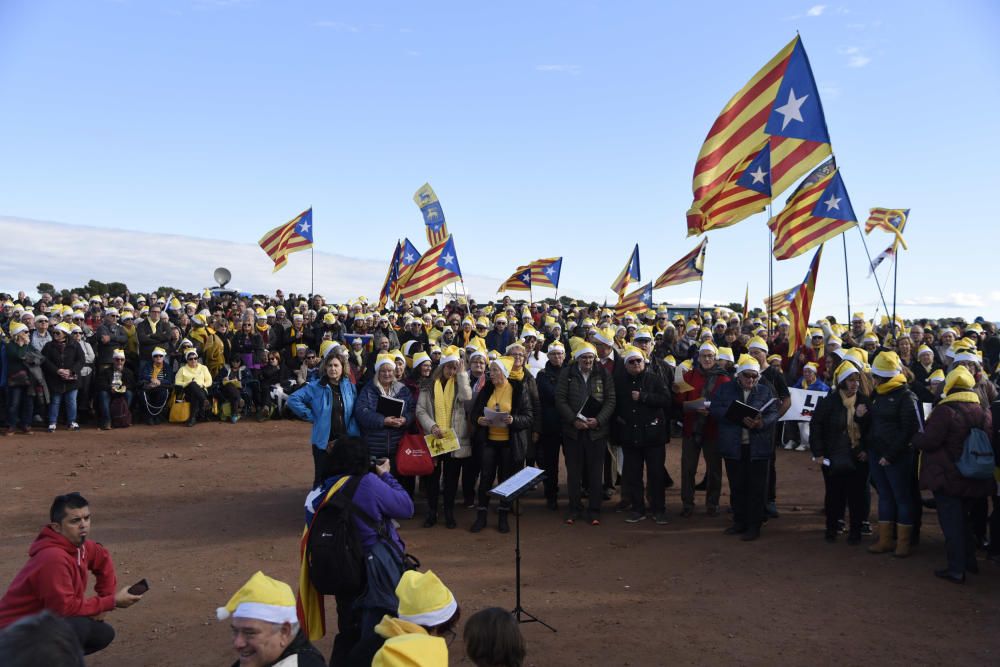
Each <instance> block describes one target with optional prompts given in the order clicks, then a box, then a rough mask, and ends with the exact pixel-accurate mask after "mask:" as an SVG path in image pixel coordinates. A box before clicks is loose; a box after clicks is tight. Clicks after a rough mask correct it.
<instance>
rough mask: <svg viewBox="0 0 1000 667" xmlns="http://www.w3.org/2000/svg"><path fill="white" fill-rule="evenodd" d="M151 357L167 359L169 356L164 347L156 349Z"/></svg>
mask: <svg viewBox="0 0 1000 667" xmlns="http://www.w3.org/2000/svg"><path fill="white" fill-rule="evenodd" d="M149 356H151V357H165V356H167V351H166V350H164V349H163V348H162V347H154V348H153V352H152V353H151V354H150V355H149Z"/></svg>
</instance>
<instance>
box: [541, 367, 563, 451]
mask: <svg viewBox="0 0 1000 667" xmlns="http://www.w3.org/2000/svg"><path fill="white" fill-rule="evenodd" d="M560 371H562V366H560V367H556V366H553V365H552V362H549V363H547V364H545V368H543V369H542V370H540V371H538V375H537V376H535V384H537V385H538V400H539V403H540V404H541V408H542V431H541V432H542V434H544V435H559V431H560V429H561V428H562V425H561V424H560V422H559V411H558V410H557V409H556V384H558V382H559V373H560Z"/></svg>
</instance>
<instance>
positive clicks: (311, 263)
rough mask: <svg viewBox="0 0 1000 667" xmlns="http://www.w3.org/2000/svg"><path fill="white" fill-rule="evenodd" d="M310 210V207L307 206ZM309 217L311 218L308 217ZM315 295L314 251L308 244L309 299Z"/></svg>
mask: <svg viewBox="0 0 1000 667" xmlns="http://www.w3.org/2000/svg"><path fill="white" fill-rule="evenodd" d="M309 210H310V211H311V210H312V205H311V204H310V205H309ZM310 217H311V216H310ZM315 236H316V230H313V237H314V238H313V242H315V240H316V239H315ZM315 293H316V249H315V248H314V247H313V244H309V297H310V298H312V295H313V294H315Z"/></svg>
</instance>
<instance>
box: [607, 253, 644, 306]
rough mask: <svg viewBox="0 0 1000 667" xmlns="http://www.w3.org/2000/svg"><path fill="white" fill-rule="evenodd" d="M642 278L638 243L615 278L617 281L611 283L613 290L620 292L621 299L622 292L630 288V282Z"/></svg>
mask: <svg viewBox="0 0 1000 667" xmlns="http://www.w3.org/2000/svg"><path fill="white" fill-rule="evenodd" d="M640 280H642V274H641V273H640V272H639V244H638V243H636V244H635V248H634V249H633V250H632V254H631V255H629V256H628V261H627V262H626V263H625V268H623V269H622V271H621V273H619V274H618V277H617V278H615V282H613V283H611V291H612V292H615V293H616V294H618V298H619V299H621V298H622V294H624V293H625V290H626V289H628V286H629V283H631V282H633V281H634V282H638V281H640Z"/></svg>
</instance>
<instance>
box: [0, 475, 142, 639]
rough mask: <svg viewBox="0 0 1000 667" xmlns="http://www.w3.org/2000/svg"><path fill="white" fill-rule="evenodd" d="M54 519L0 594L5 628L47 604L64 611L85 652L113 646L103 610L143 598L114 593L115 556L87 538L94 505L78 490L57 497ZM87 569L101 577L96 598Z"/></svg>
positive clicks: (51, 516) (59, 613) (55, 611)
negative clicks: (89, 591)
mask: <svg viewBox="0 0 1000 667" xmlns="http://www.w3.org/2000/svg"><path fill="white" fill-rule="evenodd" d="M49 521H50V523H49V524H48V525H47V526H45V527H44V528H42V532H40V533H39V534H38V537H36V538H35V541H34V542H33V543H32V545H31V548H30V549H28V556H29V558H28V562H27V564H26V565H25V566H24V567H23V568H21V571H20V572H18V573H17V576H16V577H14V581H13V582H11V584H10V587H9V588H8V589H7V592H6V593H5V594H4V596H3V598H0V629H2V628H5V627H7V626H8V625H10V624H11V623H14V622H16V621H17V620H18V619H21V618H24V617H25V616H30V615H32V614H37V613H38V612H40V611H42V610H43V609H47V610H49V611H50V612H52V613H53V614H55V615H57V616H62V617H64V618H65V619H66V621H67V622H68V623H69V624H70V626H71V627H72V628H73V630H74V631H75V632H76V635H77V637H78V638H79V640H80V645H81V646H82V647H83V651H84V653H87V654H89V653H94V652H96V651H100V650H101V649H103V648H105V647H107V646H108V644H110V643H111V641H112V640H113V639H114V638H115V631H114V628H112V627H111V626H110V625H108V624H107V623H105V622H104V615H105V614H106V613H107V612H109V611H112V610H113V609H115V608H116V607H119V608H125V607H130V606H132V605H133V604H135V603H136V602H138V600H139V597H140V596H138V595H132V594H130V593H129V592H128V588H127V587H126V588H122V589H121V590H119V591H118V592H117V593H116V592H115V586H116V583H117V582H116V579H115V566H114V564H113V563H112V562H111V555H110V554H109V553H108V550H107V549H105V548H104V547H103V546H101V545H100V544H99V543H97V542H88V541H87V536H88V535H89V534H90V506H89V503H88V502H87V500H86V498H84V497H83V496H81V495H80V494H79V493H67V494H65V495H62V496H56V499H55V500H54V501H53V503H52V508H51V509H50V510H49ZM88 571H89V572H93V573H94V576H95V577H96V579H97V581H96V583H95V585H94V592H95V593H96V595H95V596H93V597H89V598H88V597H85V595H86V592H87V580H88V577H89V575H88Z"/></svg>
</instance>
